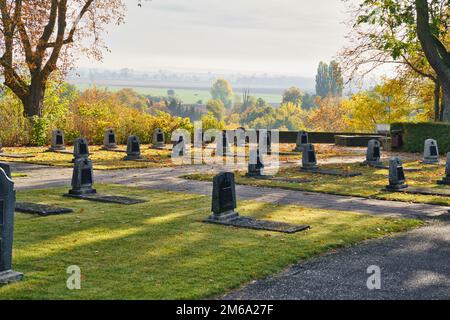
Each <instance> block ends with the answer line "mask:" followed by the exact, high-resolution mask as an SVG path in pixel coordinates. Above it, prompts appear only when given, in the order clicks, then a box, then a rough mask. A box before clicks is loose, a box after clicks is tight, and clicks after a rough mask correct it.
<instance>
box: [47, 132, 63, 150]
mask: <svg viewBox="0 0 450 320" xmlns="http://www.w3.org/2000/svg"><path fill="white" fill-rule="evenodd" d="M62 150H66V146H65V144H64V132H62V130H59V129H56V130H53V131H52V144H51V146H50V149H49V151H62Z"/></svg>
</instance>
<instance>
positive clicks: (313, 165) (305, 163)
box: [300, 143, 362, 178]
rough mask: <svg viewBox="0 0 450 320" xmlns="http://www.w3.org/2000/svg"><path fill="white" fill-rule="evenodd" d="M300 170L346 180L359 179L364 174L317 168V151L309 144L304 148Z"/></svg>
mask: <svg viewBox="0 0 450 320" xmlns="http://www.w3.org/2000/svg"><path fill="white" fill-rule="evenodd" d="M300 170H301V171H306V172H311V173H316V174H324V175H330V176H339V177H344V178H352V177H357V176H360V175H361V174H362V173H361V172H348V171H346V170H328V169H321V168H319V167H318V166H317V157H316V151H315V149H314V145H313V144H311V143H307V144H305V145H304V146H303V152H302V167H301V168H300Z"/></svg>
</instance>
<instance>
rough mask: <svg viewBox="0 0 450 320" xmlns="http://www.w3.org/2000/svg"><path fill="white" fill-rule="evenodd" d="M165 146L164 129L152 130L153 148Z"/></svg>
mask: <svg viewBox="0 0 450 320" xmlns="http://www.w3.org/2000/svg"><path fill="white" fill-rule="evenodd" d="M165 146H166V138H165V136H164V131H163V130H162V129H160V128H158V129H156V130H155V132H153V146H152V148H154V149H164V148H165Z"/></svg>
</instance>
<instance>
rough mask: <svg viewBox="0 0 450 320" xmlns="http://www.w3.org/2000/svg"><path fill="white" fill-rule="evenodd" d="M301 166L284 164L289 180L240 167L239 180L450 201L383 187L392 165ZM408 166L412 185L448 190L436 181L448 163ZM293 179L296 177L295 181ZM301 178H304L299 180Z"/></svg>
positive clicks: (399, 198)
mask: <svg viewBox="0 0 450 320" xmlns="http://www.w3.org/2000/svg"><path fill="white" fill-rule="evenodd" d="M299 167H300V165H298V166H290V167H286V168H281V169H280V170H279V172H278V174H277V175H276V177H277V178H285V179H286V180H283V181H279V180H278V181H277V180H273V179H272V180H271V179H269V178H266V179H264V177H262V178H259V179H254V178H250V177H246V172H245V171H236V183H237V184H243V185H249V186H259V187H268V188H281V189H287V190H298V191H310V192H319V193H326V194H334V195H344V196H353V197H363V198H370V199H381V200H394V201H404V202H415V203H428V204H436V205H450V198H449V197H445V196H437V195H420V194H407V193H401V192H386V191H382V189H383V188H384V187H385V186H386V185H387V184H388V183H387V177H388V171H389V170H388V169H380V168H373V167H369V166H362V165H360V163H328V164H323V165H320V160H319V167H320V168H322V169H330V170H341V171H342V172H344V173H345V172H348V173H351V172H359V173H362V175H360V176H356V177H337V176H331V175H324V174H317V173H311V172H304V171H300V169H299ZM404 167H405V170H406V172H405V175H406V183H407V184H408V185H409V186H411V187H426V188H432V189H434V190H448V187H446V186H439V185H437V184H436V182H437V181H438V180H441V179H442V178H443V177H444V176H445V166H442V165H440V166H438V165H427V164H423V163H421V161H417V160H409V161H405V162H404ZM183 177H184V178H186V179H192V180H201V181H211V180H212V177H213V175H212V174H210V173H196V174H189V175H185V176H183ZM289 179H292V182H290V181H289ZM298 181H304V182H301V183H299V182H298Z"/></svg>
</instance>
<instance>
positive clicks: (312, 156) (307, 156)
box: [302, 143, 319, 170]
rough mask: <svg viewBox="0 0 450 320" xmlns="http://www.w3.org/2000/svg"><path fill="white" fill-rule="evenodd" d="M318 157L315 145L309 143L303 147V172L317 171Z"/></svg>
mask: <svg viewBox="0 0 450 320" xmlns="http://www.w3.org/2000/svg"><path fill="white" fill-rule="evenodd" d="M318 168H319V167H318V166H317V157H316V150H315V149H314V145H313V144H311V143H307V144H305V145H304V146H303V154H302V169H303V170H317V169H318Z"/></svg>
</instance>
